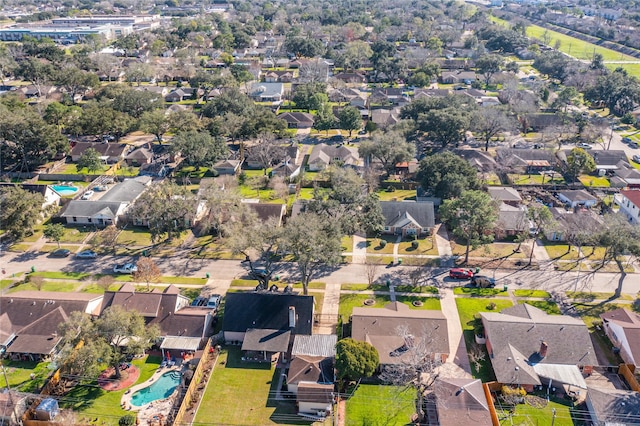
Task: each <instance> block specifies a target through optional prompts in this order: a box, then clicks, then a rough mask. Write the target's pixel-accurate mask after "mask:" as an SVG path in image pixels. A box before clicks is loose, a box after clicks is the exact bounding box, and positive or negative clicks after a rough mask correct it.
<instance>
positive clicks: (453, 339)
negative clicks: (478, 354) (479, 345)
mask: <svg viewBox="0 0 640 426" xmlns="http://www.w3.org/2000/svg"><path fill="white" fill-rule="evenodd" d="M440 294H441V296H442V297H441V299H440V306H441V309H442V313H443V314H444V316H445V317H446V318H447V330H448V332H449V358H447V363H448V364H454V365H456V366H457V367H459V368H460V369H461V370H463V371H464V375H461V376H462V377H464V376H468V377H471V366H470V365H469V356H468V355H467V345H466V343H465V341H464V335H463V334H462V325H461V324H460V316H459V315H458V308H457V306H456V298H455V296H454V294H453V290H452V289H450V288H445V289H441V290H440Z"/></svg>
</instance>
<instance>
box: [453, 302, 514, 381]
mask: <svg viewBox="0 0 640 426" xmlns="http://www.w3.org/2000/svg"><path fill="white" fill-rule="evenodd" d="M490 303H495V305H496V308H495V309H494V310H490V309H488V308H487V306H489V304H490ZM456 305H457V307H458V314H459V315H460V323H461V324H462V333H463V335H464V340H465V343H466V344H467V350H469V349H470V348H472V347H473V346H474V345H476V343H475V338H474V331H473V328H474V325H475V324H474V323H475V320H474V316H475V315H476V314H478V313H479V312H500V311H501V310H502V309H505V308H508V307H510V306H512V303H511V301H510V300H507V299H473V298H466V297H465V298H463V297H459V298H456ZM482 350H484V351H485V360H484V361H482V362H481V363H480V364H481V365H480V368H479V369H476V366H475V365H474V364H473V363H471V371H472V374H473V377H475V378H478V379H482V381H483V382H489V381H492V380H495V375H494V374H493V369H492V367H491V361H490V360H489V355H488V354H486V349H485V348H484V346H482Z"/></svg>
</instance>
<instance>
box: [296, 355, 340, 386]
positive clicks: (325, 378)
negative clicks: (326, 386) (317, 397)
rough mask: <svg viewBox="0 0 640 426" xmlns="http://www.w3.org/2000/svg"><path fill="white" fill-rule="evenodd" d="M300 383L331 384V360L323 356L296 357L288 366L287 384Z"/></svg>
mask: <svg viewBox="0 0 640 426" xmlns="http://www.w3.org/2000/svg"><path fill="white" fill-rule="evenodd" d="M300 382H317V383H333V360H332V359H331V358H327V357H323V356H306V355H299V356H296V357H295V358H293V360H292V361H291V364H290V366H289V372H288V373H287V383H291V384H297V383H300Z"/></svg>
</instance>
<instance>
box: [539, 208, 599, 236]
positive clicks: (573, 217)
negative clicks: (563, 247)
mask: <svg viewBox="0 0 640 426" xmlns="http://www.w3.org/2000/svg"><path fill="white" fill-rule="evenodd" d="M549 211H551V215H552V216H553V224H552V225H550V226H547V227H545V228H544V229H543V232H544V236H545V237H546V238H547V240H549V241H567V240H568V239H569V238H570V237H571V236H572V235H575V234H576V233H577V232H584V231H585V230H592V231H594V232H595V231H596V230H597V229H599V227H600V226H601V223H602V219H601V216H599V215H598V214H596V213H594V212H593V211H591V210H576V211H575V212H574V211H571V210H570V211H567V210H565V209H564V208H558V207H550V208H549Z"/></svg>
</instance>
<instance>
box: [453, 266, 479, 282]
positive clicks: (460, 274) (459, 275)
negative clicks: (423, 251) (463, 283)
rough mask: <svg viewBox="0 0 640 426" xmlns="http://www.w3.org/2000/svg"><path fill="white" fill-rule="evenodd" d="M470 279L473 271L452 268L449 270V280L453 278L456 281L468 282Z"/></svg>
mask: <svg viewBox="0 0 640 426" xmlns="http://www.w3.org/2000/svg"><path fill="white" fill-rule="evenodd" d="M472 277H473V271H472V270H471V269H464V268H452V269H450V270H449V278H455V279H457V280H468V279H469V278H472Z"/></svg>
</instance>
